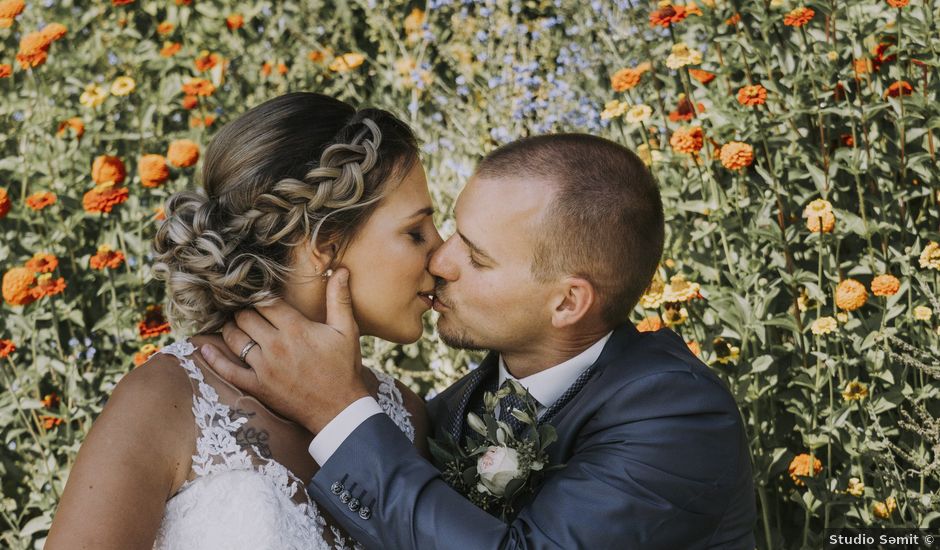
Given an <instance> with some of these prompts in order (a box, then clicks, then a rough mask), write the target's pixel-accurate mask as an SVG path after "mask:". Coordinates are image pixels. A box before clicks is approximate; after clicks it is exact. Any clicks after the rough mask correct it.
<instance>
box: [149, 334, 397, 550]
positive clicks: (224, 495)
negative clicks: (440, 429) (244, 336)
mask: <svg viewBox="0 0 940 550" xmlns="http://www.w3.org/2000/svg"><path fill="white" fill-rule="evenodd" d="M196 349H197V348H196V346H194V345H193V344H192V343H191V342H189V341H186V340H184V341H179V342H176V343H173V344H171V345H169V346H166V347H164V348H163V349H162V350H161V352H162V353H165V354H169V355H173V356H175V357H176V358H178V359H179V363H180V366H182V368H183V369H185V370H186V373H187V374H188V375H189V378H190V382H191V383H192V386H193V415H194V417H195V434H196V435H195V436H196V453H195V454H194V455H193V457H192V469H191V472H190V475H189V478H188V479H187V480H186V481H185V482H184V483H183V485H182V487H180V489H179V491H177V493H176V494H175V495H174V496H173V497H171V498H170V499H169V500H168V501H167V503H166V509H165V511H164V516H163V522H162V524H161V526H160V530H159V532H158V533H157V539H156V542H155V543H154V549H155V550H157V549H159V550H209V549H221V548H224V549H226V550H240V549H245V550H249V549H251V550H265V549H271V550H275V549H277V550H281V549H284V550H294V549H297V550H327V549H329V550H333V549H334V548H335V549H346V548H356V547H358V544H356V543H355V542H354V541H349V540H345V539H344V537H343V536H342V535H341V534H340V532H339V531H338V530H337V529H336V528H335V527H332V526H330V525H328V524H327V522H326V521H325V520H324V518H323V517H322V516H321V515H320V512H319V510H318V508H317V505H316V503H315V502H313V501H311V500H310V497H309V496H308V495H307V491H306V489H305V482H304V480H303V479H301V477H302V476H304V475H305V473H303V472H300V475H298V474H295V473H294V472H293V471H291V469H289V468H288V467H287V466H285V465H284V463H294V464H298V466H297V467H298V468H301V467H304V466H300V465H302V464H309V462H310V459H309V457H308V456H298V455H297V451H296V449H297V445H287V444H285V442H286V441H287V442H289V441H291V440H292V438H293V440H294V441H296V440H297V439H296V436H297V434H298V432H297V431H296V430H298V429H299V428H298V427H297V426H296V425H292V424H290V423H287V422H284V421H281V420H279V419H277V418H276V417H275V416H274V415H273V414H271V413H270V412H268V411H267V410H266V409H264V407H263V405H261V404H260V403H258V402H257V401H256V400H254V399H253V398H251V397H249V396H246V395H244V394H242V393H241V392H238V390H236V389H235V388H233V387H231V386H230V385H228V384H227V383H226V382H225V381H224V380H222V379H221V378H218V377H217V376H215V374H214V373H212V372H211V371H210V370H209V369H202V368H200V367H199V366H197V365H196V363H195V362H194V361H193V359H192V358H191V357H190V356H191V355H192V354H193V353H194V352H195V351H196ZM373 372H374V371H373ZM375 376H376V378H377V380H378V381H379V392H378V402H379V405H380V406H381V407H382V409H383V410H384V411H385V412H386V413H387V414H388V415H389V417H390V418H391V419H392V420H393V421H394V422H395V423H396V424H397V425H398V426H399V428H401V430H402V431H403V432H404V433H405V434H406V435H407V436H408V437H409V438H410V439H411V440H412V441H414V437H415V430H414V426H413V425H412V423H411V418H410V414H409V413H408V411H407V410H406V409H405V407H404V404H403V400H402V396H401V393H400V392H399V391H398V388H397V387H396V386H395V381H394V379H392V378H391V377H390V376H388V375H386V374H384V373H379V372H375ZM304 452H305V450H304ZM292 454H293V456H291V455H292ZM282 461H283V463H282Z"/></svg>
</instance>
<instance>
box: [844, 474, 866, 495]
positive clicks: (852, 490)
mask: <svg viewBox="0 0 940 550" xmlns="http://www.w3.org/2000/svg"><path fill="white" fill-rule="evenodd" d="M845 492H846V493H848V494H850V495H852V496H853V497H860V496H862V495H864V494H865V484H864V483H862V480H860V479H858V478H857V477H850V478H849V486H848V487H847V488H846V489H845Z"/></svg>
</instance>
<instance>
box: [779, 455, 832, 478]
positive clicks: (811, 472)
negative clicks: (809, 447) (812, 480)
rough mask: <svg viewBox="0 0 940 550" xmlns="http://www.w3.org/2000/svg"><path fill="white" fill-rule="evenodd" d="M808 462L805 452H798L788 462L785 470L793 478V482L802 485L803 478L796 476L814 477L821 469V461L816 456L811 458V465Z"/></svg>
mask: <svg viewBox="0 0 940 550" xmlns="http://www.w3.org/2000/svg"><path fill="white" fill-rule="evenodd" d="M810 464H811V463H810V456H809V455H808V454H806V453H801V454H798V455H796V456H795V457H794V458H793V460H792V461H791V462H790V467H789V468H787V471H789V472H790V477H791V478H793V483H796V484H797V485H801V486H802V485H803V480H802V479H800V478H799V477H798V476H802V477H816V475H817V474H819V472H821V471H822V469H823V466H822V462H821V461H820V460H819V459H818V458H816V457H813V459H812V466H811V465H810Z"/></svg>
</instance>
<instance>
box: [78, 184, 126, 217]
mask: <svg viewBox="0 0 940 550" xmlns="http://www.w3.org/2000/svg"><path fill="white" fill-rule="evenodd" d="M129 195H130V194H129V193H128V191H127V187H123V186H120V185H113V184H108V183H103V184H101V185H97V186H95V188H94V189H92V190H91V191H88V192H87V193H85V195H84V196H83V197H82V208H84V209H85V212H88V213H90V214H94V213H102V214H108V213H110V212H111V210H112V209H113V208H114V207H115V206H117V205H119V204H121V203H122V202H124V201H126V200H127V197H128V196H129Z"/></svg>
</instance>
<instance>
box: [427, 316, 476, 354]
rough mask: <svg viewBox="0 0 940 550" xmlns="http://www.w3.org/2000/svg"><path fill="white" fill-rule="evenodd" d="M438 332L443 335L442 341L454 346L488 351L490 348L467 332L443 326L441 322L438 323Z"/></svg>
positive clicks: (469, 349)
mask: <svg viewBox="0 0 940 550" xmlns="http://www.w3.org/2000/svg"><path fill="white" fill-rule="evenodd" d="M437 334H438V335H439V336H440V337H441V341H442V342H444V343H445V344H447V345H448V346H450V347H452V348H457V349H465V350H468V351H486V350H487V349H488V348H486V347H484V346H481V345H480V344H478V343H476V342H475V341H473V339H472V338H470V336H469V335H468V334H467V333H466V332H464V331H461V330H453V329H450V328H448V327H442V326H441V323H440V322H438V325H437Z"/></svg>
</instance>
